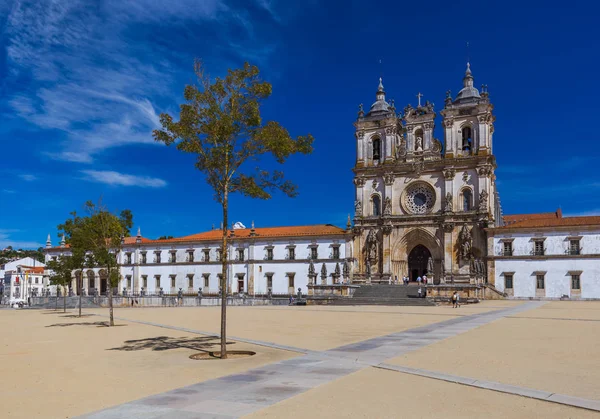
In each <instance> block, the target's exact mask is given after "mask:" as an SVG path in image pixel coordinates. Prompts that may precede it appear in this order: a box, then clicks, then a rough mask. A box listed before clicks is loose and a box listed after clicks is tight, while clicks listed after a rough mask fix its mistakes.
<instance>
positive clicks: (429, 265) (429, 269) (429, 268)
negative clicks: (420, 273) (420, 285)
mask: <svg viewBox="0 0 600 419" xmlns="http://www.w3.org/2000/svg"><path fill="white" fill-rule="evenodd" d="M427 275H430V276H433V259H432V258H431V256H429V258H427Z"/></svg>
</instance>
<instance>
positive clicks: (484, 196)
mask: <svg viewBox="0 0 600 419" xmlns="http://www.w3.org/2000/svg"><path fill="white" fill-rule="evenodd" d="M487 200H488V193H487V192H486V190H485V189H484V190H482V191H481V193H480V194H479V210H480V211H485V210H487Z"/></svg>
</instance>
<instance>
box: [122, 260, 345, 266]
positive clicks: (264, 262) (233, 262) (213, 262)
mask: <svg viewBox="0 0 600 419" xmlns="http://www.w3.org/2000/svg"><path fill="white" fill-rule="evenodd" d="M311 260H312V262H313V263H334V262H338V263H340V262H344V261H345V260H346V258H339V259H329V258H328V259H306V258H298V259H273V260H265V259H247V260H244V261H239V260H228V261H227V264H228V265H246V264H254V265H269V264H273V263H284V264H290V263H302V264H307V265H308V264H309V263H310V261H311ZM214 265H217V266H221V265H222V263H221V261H217V260H211V261H210V262H202V261H198V262H175V263H173V262H164V263H163V262H161V263H128V264H123V263H122V264H121V265H119V266H120V267H121V268H133V267H135V266H139V267H152V266H156V267H158V266H214Z"/></svg>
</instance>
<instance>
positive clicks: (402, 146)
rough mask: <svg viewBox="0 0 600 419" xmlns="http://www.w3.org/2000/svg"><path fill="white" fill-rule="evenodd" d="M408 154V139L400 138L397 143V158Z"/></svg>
mask: <svg viewBox="0 0 600 419" xmlns="http://www.w3.org/2000/svg"><path fill="white" fill-rule="evenodd" d="M405 156H406V141H404V140H403V139H402V138H400V141H398V144H397V145H396V159H397V160H400V159H402V158H403V157H405Z"/></svg>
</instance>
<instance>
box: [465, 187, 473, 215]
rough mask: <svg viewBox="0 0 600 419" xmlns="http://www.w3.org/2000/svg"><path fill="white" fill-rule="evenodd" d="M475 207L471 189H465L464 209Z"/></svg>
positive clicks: (469, 209) (468, 209)
mask: <svg viewBox="0 0 600 419" xmlns="http://www.w3.org/2000/svg"><path fill="white" fill-rule="evenodd" d="M472 208H473V193H472V192H471V190H470V189H465V190H464V191H463V211H471V209H472Z"/></svg>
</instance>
